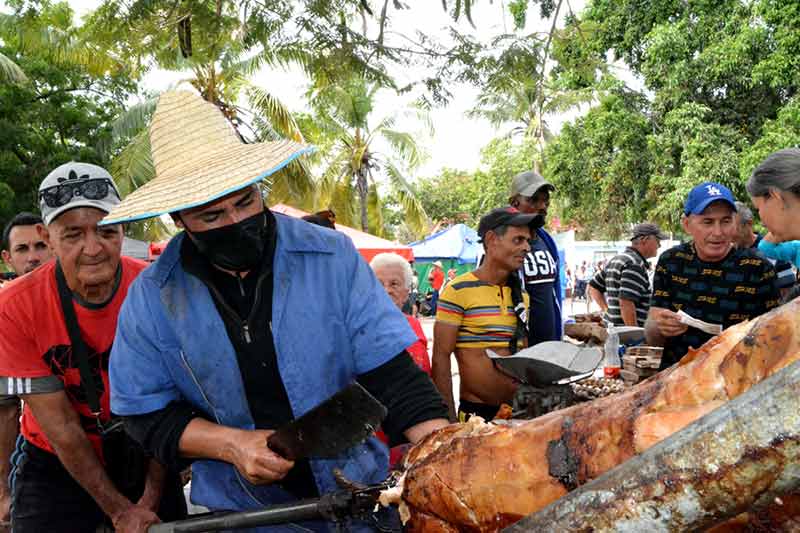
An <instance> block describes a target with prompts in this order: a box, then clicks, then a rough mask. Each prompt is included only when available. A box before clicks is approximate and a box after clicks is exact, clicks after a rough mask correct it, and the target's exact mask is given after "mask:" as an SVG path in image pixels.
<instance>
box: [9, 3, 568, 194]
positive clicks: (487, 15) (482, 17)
mask: <svg viewBox="0 0 800 533" xmlns="http://www.w3.org/2000/svg"><path fill="white" fill-rule="evenodd" d="M69 3H70V5H71V6H72V7H73V9H74V10H75V12H76V15H77V16H78V18H79V19H80V18H81V17H82V16H83V15H85V14H86V13H87V12H89V11H90V10H92V9H94V8H95V7H97V5H99V4H100V0H69ZM372 3H373V4H375V3H376V2H372ZM407 3H408V4H409V5H410V6H411V9H408V10H401V11H397V10H394V11H392V12H391V19H390V20H391V23H392V26H391V28H390V30H391V31H393V32H396V33H398V34H407V35H414V32H415V31H416V30H420V31H422V32H425V33H426V34H429V35H433V36H437V37H439V36H444V35H447V34H446V30H447V28H448V27H449V26H452V25H455V26H456V27H458V29H459V30H460V31H462V32H465V33H471V34H472V35H474V36H475V37H476V38H477V39H478V40H480V41H483V42H485V41H487V40H489V39H490V38H491V37H493V36H496V35H498V34H500V33H505V32H511V31H512V28H513V24H512V21H511V19H510V17H509V16H508V15H507V11H506V3H507V2H506V1H504V0H494V1H493V2H491V3H490V2H489V0H480V1H478V2H476V4H477V5H475V6H474V7H473V20H474V21H475V24H476V26H477V27H476V28H472V27H471V26H470V25H469V24H468V22H467V21H466V20H463V19H464V17H462V20H461V21H460V22H459V23H454V22H453V21H452V19H451V18H450V17H449V15H448V14H447V13H446V12H445V11H444V9H443V8H442V4H441V2H438V1H434V0H415V1H409V2H407ZM570 4H571V7H572V8H573V9H574V10H575V11H576V12H577V11H579V10H580V9H581V7H582V6H583V4H584V1H583V0H573V1H572V2H570ZM0 5H2V0H0ZM562 15H563V14H562ZM549 28H550V21H547V20H544V21H543V20H539V18H538V5H535V4H534V5H532V6H531V8H530V12H529V16H528V25H527V27H526V28H525V32H526V33H528V32H534V31H541V32H546V31H548V30H549ZM392 75H394V76H396V77H397V78H398V82H399V85H402V84H403V82H407V81H411V80H416V79H419V78H420V77H421V75H422V72H421V71H415V70H413V69H410V70H409V71H408V72H392ZM185 77H186V75H185V74H181V73H175V72H164V71H153V72H151V73H150V74H148V75H147V77H146V78H145V79H144V81H143V85H144V87H145V88H146V89H149V90H158V91H161V90H165V89H167V88H169V87H170V86H172V85H174V84H175V83H176V82H177V81H179V80H181V79H183V78H185ZM255 81H256V83H258V84H259V85H261V86H263V87H265V88H266V89H268V90H269V91H271V92H273V93H274V94H276V95H277V96H278V97H279V98H280V99H281V100H282V101H283V102H284V104H285V105H287V106H288V107H289V109H291V110H294V111H301V110H307V108H306V102H305V99H304V94H305V92H306V87H307V84H308V82H307V80H306V79H305V77H304V76H303V75H302V73H301V72H300V71H299V70H290V71H284V70H274V69H270V70H264V71H262V72H260V73H259V74H258V75H257V76H256V78H255ZM450 91H451V93H452V94H453V98H452V100H451V101H450V103H449V104H448V105H447V106H446V107H441V108H436V109H434V110H433V112H432V114H431V118H432V121H433V124H434V127H435V133H434V136H433V138H427V139H426V138H425V137H424V136H419V137H418V138H419V139H420V141H421V142H422V143H423V144H424V145H425V148H426V151H427V153H428V154H429V156H430V157H429V159H428V161H427V162H426V163H425V164H424V166H423V167H422V168H420V169H419V171H418V172H417V173H416V174H417V176H426V175H432V174H436V173H437V172H438V171H439V170H440V169H442V168H444V167H450V168H457V169H462V170H472V169H475V168H477V167H478V165H479V160H480V149H481V148H482V147H483V146H485V145H486V144H487V143H488V142H489V141H490V140H491V139H492V138H494V137H496V136H498V135H499V134H502V133H504V132H505V131H507V130H508V129H509V128H500V129H499V131H497V130H495V129H494V128H493V127H492V126H491V125H489V123H488V122H486V121H485V120H477V119H470V118H468V117H467V116H466V112H467V111H469V110H470V109H472V107H473V105H474V102H475V98H476V96H477V94H478V90H477V89H476V88H474V87H472V86H467V85H455V86H452V87H450ZM418 95H419V92H413V91H412V92H411V93H410V94H405V95H397V94H394V93H393V92H392V91H388V90H385V91H381V92H380V93H379V96H378V101H377V104H376V106H375V111H374V113H375V116H374V118H373V123H375V122H377V120H379V119H381V118H383V117H384V116H387V115H391V114H393V113H396V112H397V111H398V110H402V109H404V108H405V107H406V106H407V105H408V104H410V103H411V102H413V101H414V100H415V99H416V98H417V97H418ZM577 114H578V112H571V113H569V114H567V115H565V116H557V117H550V119H549V122H550V124H551V127H553V129H555V130H556V131H558V129H559V128H560V127H561V125H562V124H563V123H564V121H565V120H571V119H573V118H574V117H575V116H576V115H577ZM400 128H404V129H406V130H407V131H409V130H415V129H417V130H419V128H418V127H417V126H416V125H415V123H414V122H411V121H406V120H400V121H399V124H398V129H400ZM381 148H382V147H381V146H378V150H379V151H380V150H381ZM412 178H413V177H412Z"/></svg>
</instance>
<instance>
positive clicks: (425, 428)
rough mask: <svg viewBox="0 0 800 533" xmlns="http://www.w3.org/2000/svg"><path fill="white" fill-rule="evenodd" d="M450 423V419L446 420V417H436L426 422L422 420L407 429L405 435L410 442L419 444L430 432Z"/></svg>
mask: <svg viewBox="0 0 800 533" xmlns="http://www.w3.org/2000/svg"><path fill="white" fill-rule="evenodd" d="M449 424H450V421H449V420H445V419H444V418H434V419H432V420H426V421H425V422H420V423H419V424H416V425H413V426H411V427H410V428H408V429H407V430H406V431H405V436H406V438H407V439H408V442H410V443H411V444H417V443H418V442H419V441H421V440H422V439H424V438H425V437H426V436H427V435H428V433H431V432H433V431H436V430H437V429H440V428H443V427H445V426H447V425H449Z"/></svg>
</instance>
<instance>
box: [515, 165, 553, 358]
mask: <svg viewBox="0 0 800 533" xmlns="http://www.w3.org/2000/svg"><path fill="white" fill-rule="evenodd" d="M553 191H555V187H553V185H552V184H550V183H548V182H547V181H546V180H545V179H544V178H543V177H542V176H540V175H539V174H538V173H536V172H534V171H530V172H522V173H521V174H517V175H516V176H514V179H513V180H512V181H511V199H510V201H509V203H510V204H511V206H512V207H516V208H517V209H519V210H520V212H522V213H525V214H531V215H540V216H541V217H542V218H543V219H546V218H547V208H548V207H549V206H550V193H551V192H553ZM530 245H531V250H530V252H529V253H528V255H527V256H526V257H525V263H524V265H523V267H522V274H523V279H524V281H525V289H526V290H527V291H528V295H530V300H531V312H530V313H529V317H528V320H529V323H528V346H533V345H535V344H538V343H540V342H544V341H556V340H561V333H562V319H561V283H560V280H559V275H558V272H559V266H558V250H557V248H556V243H555V241H554V240H553V238H552V237H551V236H550V234H549V233H547V231H545V230H544V228H543V227H539V228H536V229H535V231H533V232H532V235H531V242H530Z"/></svg>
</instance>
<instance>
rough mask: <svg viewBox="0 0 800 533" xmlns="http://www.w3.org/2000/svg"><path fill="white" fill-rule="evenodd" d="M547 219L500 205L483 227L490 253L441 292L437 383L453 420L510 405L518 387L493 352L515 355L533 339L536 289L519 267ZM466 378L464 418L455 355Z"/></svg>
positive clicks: (435, 345) (434, 361)
mask: <svg viewBox="0 0 800 533" xmlns="http://www.w3.org/2000/svg"><path fill="white" fill-rule="evenodd" d="M542 223H543V219H542V217H541V216H539V215H525V214H522V213H520V212H519V211H518V210H517V209H515V208H513V207H502V208H498V209H494V210H492V211H491V212H489V213H488V214H487V215H486V216H484V217H483V218H482V219H481V221H480V224H479V226H478V235H479V236H480V237H481V239H482V241H483V247H484V249H485V251H486V256H485V259H484V261H483V263H482V264H481V266H480V267H479V268H478V269H477V270H475V271H474V272H468V273H466V274H462V275H460V276H457V277H456V278H455V279H453V281H452V282H450V283H449V284H448V285H447V287H445V289H444V290H443V291H442V294H441V295H440V296H439V308H438V310H437V312H436V324H435V326H434V329H433V357H432V373H431V376H432V377H433V382H434V383H435V384H436V387H437V388H438V389H439V392H440V393H441V394H442V396H443V397H444V399H445V402H447V404H448V406H449V409H450V417H451V419H452V420H456V419H457V418H458V419H460V420H466V419H467V418H468V417H469V416H471V415H473V414H476V415H478V416H481V417H483V418H485V419H487V420H491V419H492V418H493V417H494V415H495V414H496V413H497V410H498V409H499V407H500V404H502V403H510V402H511V400H512V398H513V396H514V393H515V392H516V390H517V385H518V383H516V382H515V381H514V380H513V379H511V378H510V377H508V376H506V375H505V374H502V373H501V372H500V371H498V370H497V369H496V368H495V367H494V365H493V364H492V362H491V360H490V359H489V357H488V356H487V355H486V349H487V348H491V349H492V351H494V352H496V353H498V354H500V355H510V354H511V353H513V352H515V351H516V350H517V348H521V347H523V345H524V343H525V342H526V339H527V329H526V324H527V312H528V294H527V292H526V291H525V290H524V289H523V288H522V284H521V280H520V279H519V275H518V270H519V268H520V267H521V266H522V263H523V261H524V260H525V255H526V254H527V253H528V252H529V251H530V244H529V243H528V241H529V240H530V238H531V234H532V232H533V231H535V229H536V228H537V227H540V226H541V225H542ZM453 353H455V356H456V361H457V363H458V370H459V376H460V381H461V385H460V402H459V409H458V417H456V411H455V405H454V401H453V380H452V373H451V366H450V355H451V354H453Z"/></svg>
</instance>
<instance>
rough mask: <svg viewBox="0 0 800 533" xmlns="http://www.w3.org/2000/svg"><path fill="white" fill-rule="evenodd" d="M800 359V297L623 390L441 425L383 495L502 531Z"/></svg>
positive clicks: (428, 527)
mask: <svg viewBox="0 0 800 533" xmlns="http://www.w3.org/2000/svg"><path fill="white" fill-rule="evenodd" d="M798 359H800V299H797V300H795V301H793V302H790V303H788V304H786V305H784V306H782V307H780V308H778V309H776V310H773V311H771V312H770V313H767V314H765V315H763V316H761V317H759V318H757V319H754V320H752V321H750V322H746V323H741V324H738V325H736V326H733V327H731V328H728V329H727V330H725V331H724V332H723V333H722V335H720V336H718V337H715V338H714V339H712V340H711V341H709V342H708V343H706V344H705V345H703V346H702V347H700V348H699V349H697V350H693V351H690V353H689V354H687V355H686V356H685V357H684V358H683V359H682V360H681V362H680V364H678V365H676V366H674V367H672V368H670V369H668V370H665V371H663V372H661V373H659V374H657V375H656V376H653V377H652V378H650V379H649V380H647V381H645V382H643V383H640V384H638V385H637V386H635V387H633V388H631V389H629V390H627V391H625V392H623V393H621V394H617V395H614V396H610V397H605V398H600V399H598V400H595V401H593V402H590V403H585V404H581V405H577V406H574V407H570V408H568V409H564V410H561V411H557V412H554V413H550V414H548V415H545V416H542V417H539V418H537V419H534V420H530V421H523V422H514V421H512V422H511V423H501V424H493V423H484V422H483V421H481V420H480V419H478V418H473V419H472V420H470V421H469V422H467V423H466V424H453V425H451V426H448V427H446V428H443V429H441V430H439V431H437V432H435V433H433V434H431V435H429V436H428V437H426V438H425V439H424V440H423V441H422V442H421V443H419V444H418V445H417V446H416V447H414V448H412V450H411V451H410V452H409V453H408V455H407V456H406V460H405V466H406V472H405V476H404V478H403V479H402V486H401V487H398V488H396V489H395V490H394V491H392V492H391V493H389V494H386V495H385V497H384V498H383V499H382V501H383V503H398V504H399V506H400V512H401V517H402V518H403V520H404V522H405V525H406V530H407V531H411V532H456V531H481V532H483V531H498V530H500V529H502V528H503V527H505V526H507V525H509V524H512V523H514V522H516V521H518V520H520V519H521V518H522V517H524V516H527V515H529V514H531V513H533V512H535V511H538V510H539V509H541V508H543V507H545V506H546V505H548V504H549V503H551V502H553V501H555V500H556V499H558V498H560V497H562V496H563V495H565V494H566V493H567V492H568V491H570V490H572V489H574V488H576V487H578V486H580V485H583V484H584V483H586V482H587V481H590V480H592V479H594V478H596V477H598V476H599V475H601V474H603V473H604V472H606V471H608V470H610V469H611V468H613V467H615V466H616V465H619V464H621V463H623V462H625V461H627V460H628V459H630V458H631V457H633V456H635V455H637V454H640V453H641V452H643V451H644V450H647V449H648V448H650V447H651V446H653V445H654V444H656V443H657V442H659V441H661V440H662V439H664V438H665V437H667V436H669V435H671V434H672V433H674V432H676V431H678V430H680V429H682V428H683V427H685V426H687V425H688V424H690V423H692V422H693V421H695V420H697V419H698V418H700V417H702V416H703V415H705V414H706V413H709V412H710V411H712V410H714V409H715V408H717V407H719V406H720V405H722V404H723V403H724V402H727V401H728V400H731V399H733V398H735V397H736V396H738V395H739V394H741V393H742V392H744V391H746V390H748V389H749V388H750V387H751V386H752V385H753V384H755V383H758V382H760V381H761V380H763V379H764V378H766V377H767V376H770V375H772V374H773V373H775V372H777V371H779V370H780V369H782V368H784V367H786V366H787V365H789V364H791V363H793V362H794V361H796V360H798Z"/></svg>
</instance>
